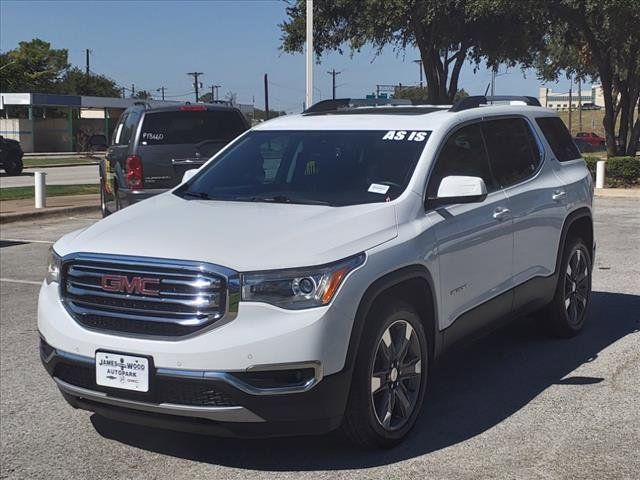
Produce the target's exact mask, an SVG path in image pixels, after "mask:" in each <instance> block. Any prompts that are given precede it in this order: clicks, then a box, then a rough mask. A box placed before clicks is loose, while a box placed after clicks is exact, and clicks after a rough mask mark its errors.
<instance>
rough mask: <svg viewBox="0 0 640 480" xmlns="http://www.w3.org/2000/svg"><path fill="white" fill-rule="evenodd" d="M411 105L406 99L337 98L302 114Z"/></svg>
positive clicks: (320, 102)
mask: <svg viewBox="0 0 640 480" xmlns="http://www.w3.org/2000/svg"><path fill="white" fill-rule="evenodd" d="M411 104H412V103H411V100H408V99H406V98H336V99H333V100H321V101H319V102H317V103H314V104H313V105H311V106H310V107H309V108H307V109H306V110H305V111H304V112H302V113H329V112H335V111H337V110H340V109H346V108H356V107H377V106H382V105H411Z"/></svg>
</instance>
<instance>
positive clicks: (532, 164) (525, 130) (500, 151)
mask: <svg viewBox="0 0 640 480" xmlns="http://www.w3.org/2000/svg"><path fill="white" fill-rule="evenodd" d="M482 132H483V133H484V137H485V140H486V142H487V150H488V152H489V160H490V162H491V170H492V171H493V174H494V175H495V177H496V179H497V180H498V183H499V184H500V186H502V187H503V188H504V187H508V186H509V185H514V184H516V183H519V182H521V181H523V180H525V179H527V178H528V177H530V176H531V175H533V173H534V172H535V171H536V170H537V169H538V165H539V164H540V161H541V158H540V152H539V150H538V145H537V144H536V141H535V138H534V137H533V134H532V133H531V129H530V128H529V125H527V122H526V121H525V120H524V119H522V118H504V119H500V120H490V121H487V122H483V123H482Z"/></svg>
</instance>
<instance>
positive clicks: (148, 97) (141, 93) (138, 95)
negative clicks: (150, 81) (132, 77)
mask: <svg viewBox="0 0 640 480" xmlns="http://www.w3.org/2000/svg"><path fill="white" fill-rule="evenodd" d="M133 98H139V99H140V100H152V99H153V97H152V96H151V94H150V93H149V92H147V91H146V90H138V91H137V92H136V94H135V95H134V96H133Z"/></svg>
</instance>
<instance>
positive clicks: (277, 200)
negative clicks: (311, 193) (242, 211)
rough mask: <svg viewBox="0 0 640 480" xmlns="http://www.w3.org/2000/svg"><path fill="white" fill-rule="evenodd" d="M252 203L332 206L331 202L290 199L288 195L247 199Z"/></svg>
mask: <svg viewBox="0 0 640 480" xmlns="http://www.w3.org/2000/svg"><path fill="white" fill-rule="evenodd" d="M247 200H249V201H250V202H269V203H297V204H302V205H331V204H330V203H329V202H325V201H322V200H312V199H309V198H300V197H294V198H292V197H288V196H287V195H273V196H254V197H249V198H247Z"/></svg>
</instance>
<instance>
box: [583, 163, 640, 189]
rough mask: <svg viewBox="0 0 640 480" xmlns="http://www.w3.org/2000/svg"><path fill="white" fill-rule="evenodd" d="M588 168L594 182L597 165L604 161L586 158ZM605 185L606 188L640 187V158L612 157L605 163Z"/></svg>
mask: <svg viewBox="0 0 640 480" xmlns="http://www.w3.org/2000/svg"><path fill="white" fill-rule="evenodd" d="M584 160H585V162H587V168H588V169H589V171H590V172H591V176H592V177H593V179H594V181H595V178H596V163H597V162H598V161H599V160H602V159H601V158H598V157H584ZM604 183H605V186H606V187H614V188H615V187H633V186H636V185H640V158H638V157H610V158H608V159H607V160H606V163H605V175H604Z"/></svg>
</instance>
